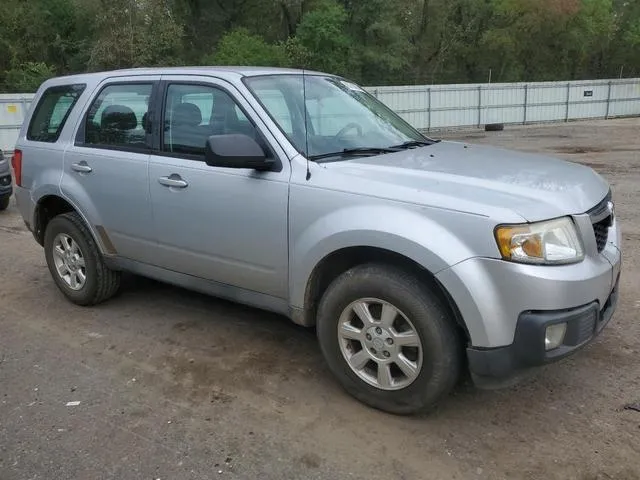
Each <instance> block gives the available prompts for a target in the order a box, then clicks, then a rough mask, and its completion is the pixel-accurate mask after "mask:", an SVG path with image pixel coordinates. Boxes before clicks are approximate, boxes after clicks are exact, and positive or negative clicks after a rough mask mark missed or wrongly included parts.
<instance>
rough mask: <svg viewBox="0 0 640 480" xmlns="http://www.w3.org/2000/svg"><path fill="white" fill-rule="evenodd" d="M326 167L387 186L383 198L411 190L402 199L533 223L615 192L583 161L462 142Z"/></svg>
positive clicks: (582, 210) (582, 209)
mask: <svg viewBox="0 0 640 480" xmlns="http://www.w3.org/2000/svg"><path fill="white" fill-rule="evenodd" d="M322 166H323V167H326V168H327V169H329V170H332V171H334V172H336V173H338V172H340V173H343V174H346V175H353V176H358V177H361V178H362V179H363V180H364V179H367V180H370V181H373V182H374V183H378V182H383V183H384V184H385V190H387V191H386V192H378V194H379V195H381V196H385V197H393V196H394V195H396V194H397V195H399V196H400V197H402V196H403V195H406V194H407V193H408V191H411V192H412V193H413V195H409V197H411V198H408V197H405V198H398V200H403V201H415V200H417V202H416V203H425V204H429V205H430V206H434V207H443V208H450V209H455V210H459V211H468V212H469V213H475V214H483V215H488V216H492V215H491V208H492V207H495V208H497V209H500V210H504V209H509V210H511V211H513V212H515V213H517V214H518V215H519V216H521V217H522V218H524V219H525V220H527V221H537V220H543V219H548V218H554V217H559V216H562V215H570V214H580V213H585V212H586V211H588V210H589V209H591V208H592V207H594V206H595V205H596V204H597V203H598V202H599V201H601V200H602V199H603V198H604V197H605V196H606V195H607V193H608V191H609V185H608V183H607V182H606V181H605V180H604V179H603V178H602V177H601V176H600V175H598V174H597V173H596V172H595V171H593V170H592V169H591V168H589V167H586V166H583V165H579V164H577V163H572V162H567V161H563V160H560V159H556V158H550V157H545V156H542V155H535V154H530V153H523V152H515V151H510V150H503V149H499V148H495V147H489V146H484V145H470V144H464V143H458V142H445V141H442V142H438V143H436V144H434V145H431V146H427V147H421V148H414V149H409V150H404V151H401V152H397V153H389V154H385V155H377V156H374V157H366V158H355V159H352V160H347V161H341V162H332V163H325V164H323V165H322ZM371 187H374V188H376V186H374V185H369V188H371ZM394 187H397V191H395V192H394V191H393V188H394ZM402 191H404V194H403V193H402ZM416 192H418V193H420V195H418V197H416V195H415V194H416ZM427 195H428V198H427ZM419 197H422V198H425V200H424V202H423V201H420V200H419ZM432 201H433V202H432Z"/></svg>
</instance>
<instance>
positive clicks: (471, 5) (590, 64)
mask: <svg viewBox="0 0 640 480" xmlns="http://www.w3.org/2000/svg"><path fill="white" fill-rule="evenodd" d="M171 65H268V66H288V67H304V68H309V69H315V70H322V71H327V72H331V73H337V74H341V75H344V76H346V77H348V78H351V79H353V80H355V81H357V82H360V83H362V84H365V85H392V84H423V83H464V82H483V81H487V80H488V78H489V75H491V79H492V81H496V82H515V81H544V80H576V79H592V78H611V77H618V76H619V75H623V76H625V77H626V76H632V75H640V1H637V0H2V1H1V2H0V91H7V92H18V91H25V92H26V91H34V90H35V89H36V88H37V86H38V85H39V84H40V83H41V82H42V81H43V80H44V79H46V78H48V77H51V76H55V75H64V74H68V73H76V72H84V71H96V70H106V69H115V68H126V67H141V66H171ZM489 72H491V73H489Z"/></svg>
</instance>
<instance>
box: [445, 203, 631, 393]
mask: <svg viewBox="0 0 640 480" xmlns="http://www.w3.org/2000/svg"><path fill="white" fill-rule="evenodd" d="M574 220H575V222H576V226H577V227H578V228H579V229H580V230H581V231H582V233H583V235H582V237H583V239H585V240H584V242H585V254H586V256H585V259H584V260H583V261H582V262H580V263H576V264H572V265H562V266H536V265H522V264H516V263H512V262H505V261H502V260H497V259H489V258H480V257H476V258H471V259H469V260H466V261H464V262H461V263H459V264H457V265H454V266H453V267H451V268H449V269H447V270H444V271H442V272H440V273H438V274H437V275H436V277H437V279H438V280H439V281H440V283H441V284H442V285H443V286H444V288H445V289H446V290H447V292H448V293H449V294H450V296H451V297H452V299H453V300H454V302H455V304H456V306H457V307H458V310H459V313H460V316H461V318H462V320H463V321H464V324H465V326H466V328H467V332H468V334H469V338H470V346H469V348H468V350H467V358H468V361H469V369H470V371H471V373H472V374H473V376H474V379H475V380H476V383H478V384H480V383H482V382H480V381H478V379H479V380H482V379H501V380H503V379H508V378H509V377H514V376H516V374H518V373H519V372H523V371H525V370H527V369H529V367H534V366H537V365H544V364H546V363H549V362H553V361H556V360H559V359H561V358H564V357H566V356H567V355H570V354H572V353H574V352H575V351H577V350H579V349H580V348H581V347H583V346H584V345H586V344H587V343H589V342H590V341H591V340H592V339H593V338H595V337H596V336H597V335H598V334H599V333H600V331H601V330H602V329H603V328H604V326H605V325H606V324H607V323H608V322H609V320H610V318H611V316H612V315H613V312H614V310H615V308H616V303H617V297H618V281H619V277H620V270H621V264H622V254H621V252H620V249H619V247H618V245H620V243H621V234H620V230H619V227H618V224H617V221H614V223H613V225H612V226H611V227H610V229H609V234H608V240H607V242H606V245H605V246H604V247H603V248H602V249H601V250H599V249H598V247H597V245H596V239H595V237H594V234H593V227H592V223H591V221H590V219H589V217H588V216H586V215H583V216H575V217H574ZM559 322H567V323H568V329H567V334H566V336H565V344H564V345H562V346H561V347H559V348H558V349H557V350H553V351H549V352H547V351H546V350H545V347H544V335H545V330H546V327H547V325H549V324H552V323H559ZM487 383H491V382H487Z"/></svg>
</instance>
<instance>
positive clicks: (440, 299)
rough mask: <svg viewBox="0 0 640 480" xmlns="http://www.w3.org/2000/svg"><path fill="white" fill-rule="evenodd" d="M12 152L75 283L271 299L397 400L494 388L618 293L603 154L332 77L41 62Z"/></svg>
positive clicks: (66, 283)
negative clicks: (518, 141) (480, 131)
mask: <svg viewBox="0 0 640 480" xmlns="http://www.w3.org/2000/svg"><path fill="white" fill-rule="evenodd" d="M13 168H14V170H15V177H16V178H15V180H16V183H17V187H16V199H17V204H18V207H19V209H20V212H21V214H22V216H23V218H24V221H25V223H26V224H27V226H28V228H29V229H30V230H31V231H32V232H33V235H34V237H35V239H36V240H37V241H38V243H40V244H41V245H42V246H44V253H45V257H46V261H47V264H48V266H49V270H50V271H51V275H52V276H53V279H54V281H55V283H56V284H57V286H58V287H59V289H60V290H61V291H62V292H63V293H64V295H66V297H67V298H68V299H69V300H71V301H72V302H74V303H76V304H79V305H94V304H97V303H100V302H103V301H105V300H107V299H108V298H110V297H112V296H113V295H114V294H115V293H116V292H117V291H118V288H119V284H120V275H121V272H123V271H130V272H135V273H137V274H140V275H145V276H148V277H153V278H155V279H158V280H161V281H164V282H169V283H173V284H176V285H180V286H182V287H186V288H189V289H193V290H198V291H201V292H206V293H208V294H211V295H216V296H219V297H224V298H227V299H231V300H234V301H237V302H240V303H244V304H248V305H253V306H255V307H259V308H262V309H265V310H271V311H274V312H278V313H280V314H283V315H286V316H288V317H289V318H290V319H291V320H293V321H294V322H296V323H298V324H300V325H305V326H315V327H316V329H317V335H318V339H319V343H320V347H321V350H322V353H323V355H324V357H325V359H326V361H327V363H328V365H329V367H330V369H331V371H332V372H333V373H334V374H335V376H336V377H337V379H338V381H339V382H340V383H341V384H342V385H343V386H344V388H345V389H346V390H347V391H348V392H349V393H351V394H352V395H353V396H355V397H357V398H358V399H360V400H361V401H363V402H365V403H367V404H369V405H372V406H373V407H376V408H379V409H382V410H386V411H388V412H394V413H412V412H416V411H419V410H426V409H429V408H430V407H432V406H434V405H435V403H436V402H437V401H438V400H440V399H442V398H443V396H445V395H446V394H447V393H448V392H449V391H450V389H451V388H452V387H453V386H454V385H455V384H456V382H457V381H458V379H459V378H460V375H461V373H462V371H463V370H464V369H468V370H469V371H470V372H471V375H472V378H473V379H474V381H475V382H476V384H477V385H479V386H495V385H501V384H504V383H506V381H507V380H509V379H512V378H514V377H517V376H519V374H520V372H524V371H527V370H529V369H530V368H531V367H535V366H538V365H542V364H546V363H548V362H552V361H555V360H558V359H561V358H563V357H566V356H567V355H569V354H571V353H574V352H575V351H576V350H578V349H579V348H580V347H582V346H584V345H585V344H586V343H588V342H589V341H591V340H592V339H593V338H594V337H596V336H597V335H598V334H599V333H600V332H601V330H602V329H603V328H604V326H605V325H606V324H607V322H608V321H609V320H610V318H611V316H612V314H613V311H614V309H615V306H616V299H617V291H618V289H617V285H618V278H619V272H620V263H621V253H620V230H619V228H618V224H617V221H616V217H615V214H614V208H613V203H612V200H611V192H610V189H609V185H608V184H607V182H606V181H605V180H603V179H602V178H601V177H600V176H599V175H597V174H596V173H595V172H594V171H593V170H591V169H590V168H587V167H584V166H580V165H577V164H572V163H566V162H563V161H560V160H556V159H551V158H545V157H541V156H536V155H532V154H526V153H516V152H509V151H503V150H498V149H495V148H490V147H485V146H476V145H468V144H464V143H455V142H444V141H436V140H432V139H430V138H427V137H425V136H424V135H422V134H421V133H419V132H418V131H417V130H416V129H414V128H413V127H411V126H410V125H408V124H407V123H406V122H405V121H404V120H402V119H401V118H400V117H398V116H397V115H396V114H394V113H393V112H392V111H390V110H389V109H388V108H387V107H385V106H384V105H383V104H381V103H380V102H378V101H377V100H376V99H375V98H373V97H372V96H371V95H369V94H367V93H366V92H365V91H364V90H363V89H362V88H360V87H359V86H358V85H356V84H354V83H352V82H350V81H347V80H345V79H343V78H340V77H336V76H333V75H328V74H323V73H318V72H301V71H298V70H284V69H272V68H232V67H229V68H172V69H171V68H163V69H134V70H123V71H113V72H104V73H92V74H85V75H76V76H70V77H64V78H55V79H51V80H48V81H46V82H45V83H44V84H43V85H42V86H41V87H40V88H39V90H38V92H37V95H36V98H35V99H34V102H33V106H32V107H31V109H30V111H29V114H28V118H27V119H26V121H25V123H24V125H23V127H22V130H21V132H20V136H19V139H18V143H17V146H16V152H15V155H14V157H13Z"/></svg>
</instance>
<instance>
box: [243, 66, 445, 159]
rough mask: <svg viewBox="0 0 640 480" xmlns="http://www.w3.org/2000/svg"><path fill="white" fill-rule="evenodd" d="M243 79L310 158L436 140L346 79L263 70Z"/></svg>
mask: <svg viewBox="0 0 640 480" xmlns="http://www.w3.org/2000/svg"><path fill="white" fill-rule="evenodd" d="M303 81H304V84H303ZM245 84H246V85H247V87H248V88H249V90H250V91H251V92H252V93H253V94H254V95H255V97H256V98H257V99H258V100H259V101H260V103H261V104H262V105H263V106H264V108H265V109H266V110H267V112H268V113H269V115H270V116H271V118H272V119H273V120H274V121H275V122H276V123H277V124H278V126H279V127H280V129H281V130H282V131H283V133H284V134H285V135H286V136H287V137H288V138H289V140H290V141H291V142H292V143H293V144H294V146H295V147H296V148H297V150H298V151H299V152H301V153H302V154H304V155H305V156H307V157H308V158H310V159H312V160H314V159H315V160H321V159H323V160H324V161H331V160H336V159H340V158H344V157H345V156H347V154H350V155H379V154H382V153H388V152H393V151H396V150H399V149H402V148H409V147H411V148H415V147H420V146H424V145H430V144H432V143H434V141H433V140H430V139H428V138H426V137H425V136H423V135H422V134H420V132H418V131H417V130H416V129H415V128H413V127H412V126H411V125H409V124H408V123H407V122H406V121H404V120H403V119H402V118H400V117H399V116H398V115H397V114H395V113H394V112H393V111H392V110H391V109H389V108H388V107H386V106H385V105H384V104H383V103H381V102H380V101H378V100H377V99H376V98H375V97H373V96H372V95H370V94H369V93H367V92H365V91H364V90H363V89H362V88H361V87H359V86H358V85H356V84H354V83H351V82H349V81H346V80H344V79H340V78H336V77H331V76H321V75H304V76H303V75H301V74H294V75H264V76H257V77H247V78H245ZM303 99H304V100H303ZM305 109H306V112H305ZM305 116H306V122H305ZM305 123H306V125H305Z"/></svg>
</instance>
